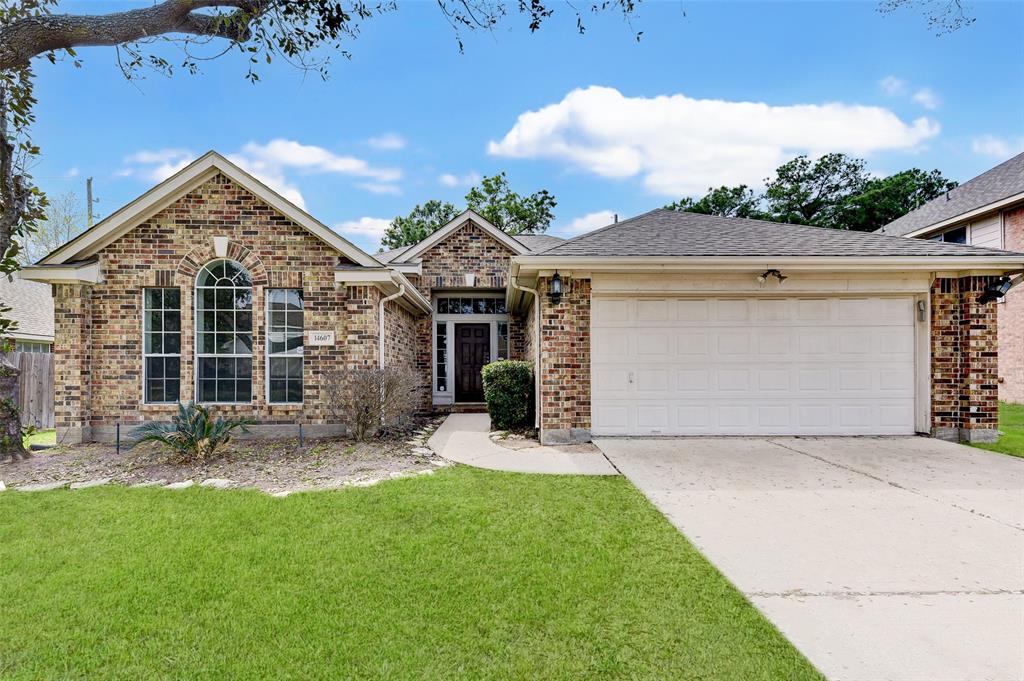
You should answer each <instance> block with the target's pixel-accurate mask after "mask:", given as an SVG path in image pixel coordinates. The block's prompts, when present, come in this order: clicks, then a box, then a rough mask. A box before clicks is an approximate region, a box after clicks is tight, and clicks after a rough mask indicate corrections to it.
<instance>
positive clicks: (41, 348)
mask: <svg viewBox="0 0 1024 681" xmlns="http://www.w3.org/2000/svg"><path fill="white" fill-rule="evenodd" d="M0 304H2V305H5V306H7V307H9V308H11V309H10V310H9V311H7V312H4V313H2V314H3V316H4V317H5V318H7V319H11V320H14V321H16V322H17V323H18V325H17V327H16V328H15V329H14V331H13V332H11V334H10V337H11V338H12V339H13V340H14V349H15V350H16V351H17V352H38V353H46V352H52V351H53V294H52V293H51V292H50V287H49V286H47V285H46V284H41V283H39V282H38V281H26V280H25V279H21V278H20V277H19V276H18V275H17V274H15V275H14V280H13V281H11V280H9V279H8V278H7V277H6V276H3V275H0Z"/></svg>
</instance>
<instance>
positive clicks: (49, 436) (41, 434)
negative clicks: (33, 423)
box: [22, 428, 57, 449]
mask: <svg viewBox="0 0 1024 681" xmlns="http://www.w3.org/2000/svg"><path fill="white" fill-rule="evenodd" d="M22 442H24V443H25V448H26V449H27V448H28V447H31V446H32V445H55V444H57V431H56V430H54V429H53V428H50V429H49V430H37V431H36V432H35V433H32V434H31V435H29V436H28V437H26V438H23V440H22Z"/></svg>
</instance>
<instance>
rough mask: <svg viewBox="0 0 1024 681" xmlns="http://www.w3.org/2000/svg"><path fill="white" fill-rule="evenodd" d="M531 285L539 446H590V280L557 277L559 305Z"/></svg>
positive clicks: (545, 286)
mask: <svg viewBox="0 0 1024 681" xmlns="http://www.w3.org/2000/svg"><path fill="white" fill-rule="evenodd" d="M549 287H550V280H549V279H541V280H540V281H539V282H538V284H537V293H538V298H539V299H538V301H537V304H539V305H540V306H541V308H540V310H541V328H540V348H541V352H540V354H541V357H540V364H541V366H540V372H541V384H540V392H541V424H540V440H541V442H542V443H543V444H565V443H569V442H589V441H590V279H579V278H570V277H563V279H562V300H561V301H560V302H559V303H558V305H554V304H552V302H551V299H550V298H549V297H548V290H549Z"/></svg>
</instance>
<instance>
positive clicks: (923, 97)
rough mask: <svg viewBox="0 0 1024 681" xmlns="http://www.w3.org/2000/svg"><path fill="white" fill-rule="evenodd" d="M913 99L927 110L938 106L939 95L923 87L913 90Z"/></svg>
mask: <svg viewBox="0 0 1024 681" xmlns="http://www.w3.org/2000/svg"><path fill="white" fill-rule="evenodd" d="M913 100H914V101H915V102H917V103H918V104H920V105H921V106H923V107H924V108H926V109H928V110H929V111H930V110H932V109H937V108H938V107H939V96H938V95H937V94H935V92H933V91H932V90H931V89H930V88H926V87H923V88H921V89H920V90H918V91H917V92H915V93H914V97H913Z"/></svg>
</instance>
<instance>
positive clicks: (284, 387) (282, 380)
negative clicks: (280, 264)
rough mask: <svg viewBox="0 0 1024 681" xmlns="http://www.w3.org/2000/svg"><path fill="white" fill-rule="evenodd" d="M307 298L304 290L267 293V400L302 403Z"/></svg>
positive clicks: (275, 290)
mask: <svg viewBox="0 0 1024 681" xmlns="http://www.w3.org/2000/svg"><path fill="white" fill-rule="evenodd" d="M303 307H304V304H303V297H302V290H301V289H283V288H281V289H269V290H268V291H267V357H268V361H267V364H268V367H269V375H268V379H267V401H268V402H270V403H272V404H301V403H302V363H303V359H302V358H303V352H304V347H303V329H304V327H303Z"/></svg>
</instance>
